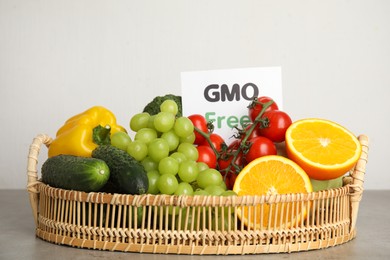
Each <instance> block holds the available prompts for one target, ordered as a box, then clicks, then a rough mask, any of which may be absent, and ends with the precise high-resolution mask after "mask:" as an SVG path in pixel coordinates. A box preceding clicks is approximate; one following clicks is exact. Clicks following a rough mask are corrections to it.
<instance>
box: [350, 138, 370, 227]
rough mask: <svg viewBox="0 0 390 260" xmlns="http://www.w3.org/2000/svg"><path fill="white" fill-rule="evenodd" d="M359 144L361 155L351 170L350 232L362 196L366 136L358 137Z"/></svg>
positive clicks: (366, 146) (366, 156) (366, 150)
mask: <svg viewBox="0 0 390 260" xmlns="http://www.w3.org/2000/svg"><path fill="white" fill-rule="evenodd" d="M358 139H359V142H360V144H361V145H362V153H361V155H360V158H359V160H358V161H357V163H356V165H355V167H354V169H353V170H352V173H351V176H352V184H351V185H350V187H351V190H350V192H351V198H350V199H351V231H353V230H354V229H355V226H356V220H357V215H358V211H359V203H360V201H361V199H362V196H363V190H364V188H363V183H364V175H365V173H366V164H367V159H368V145H369V139H368V136H366V135H359V136H358Z"/></svg>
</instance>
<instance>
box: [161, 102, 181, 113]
mask: <svg viewBox="0 0 390 260" xmlns="http://www.w3.org/2000/svg"><path fill="white" fill-rule="evenodd" d="M160 111H161V112H168V113H172V114H173V115H174V116H176V114H177V112H178V111H179V107H178V106H177V103H176V102H175V101H173V100H171V99H167V100H165V101H164V102H162V103H161V105H160Z"/></svg>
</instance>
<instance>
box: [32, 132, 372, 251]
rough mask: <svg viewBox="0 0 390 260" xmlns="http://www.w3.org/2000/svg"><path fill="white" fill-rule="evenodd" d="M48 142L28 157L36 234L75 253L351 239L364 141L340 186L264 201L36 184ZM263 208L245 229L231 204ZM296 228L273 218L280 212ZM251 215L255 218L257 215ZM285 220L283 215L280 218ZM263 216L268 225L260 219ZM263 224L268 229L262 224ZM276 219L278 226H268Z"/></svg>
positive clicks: (291, 247) (248, 247) (284, 246)
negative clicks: (41, 154)
mask: <svg viewBox="0 0 390 260" xmlns="http://www.w3.org/2000/svg"><path fill="white" fill-rule="evenodd" d="M51 141H52V139H51V138H50V137H48V136H47V135H38V136H37V137H36V138H34V140H33V143H32V144H31V146H30V150H29V156H28V167H27V174H28V185H27V190H28V192H29V197H30V203H31V207H32V212H33V216H34V220H35V224H36V236H38V237H39V238H41V239H43V240H46V241H49V242H52V243H55V244H62V245H68V246H72V247H79V248H89V249H98V250H111V251H123V252H141V253H142V252H147V253H166V254H194V255H203V254H223V255H230V254H232V255H233V254H261V253H280V252H296V251H306V250H313V249H320V248H327V247H332V246H336V245H340V244H343V243H345V242H348V241H350V240H351V239H353V238H354V237H355V236H356V221H357V215H358V209H359V202H360V200H361V198H362V195H363V181H364V174H365V168H366V163H367V155H368V138H367V136H365V135H361V136H359V141H360V143H361V144H362V147H363V152H362V155H361V158H360V159H359V161H358V162H357V164H356V165H355V167H354V169H352V170H351V172H350V174H349V176H347V177H345V178H344V185H343V187H341V188H337V189H331V190H327V191H320V192H312V193H309V194H284V195H270V196H242V197H236V196H234V197H220V196H168V195H124V194H108V193H96V192H91V193H85V192H79V191H70V190H63V189H58V188H53V187H50V186H48V185H45V184H44V183H42V182H40V181H39V179H38V170H37V165H38V155H39V151H40V149H41V146H42V145H45V146H47V147H48V146H49V145H50V143H51ZM243 206H245V207H256V208H257V209H258V210H260V212H261V211H262V210H264V209H265V208H268V209H269V212H270V214H269V217H266V218H264V219H261V220H260V222H261V223H258V224H260V225H253V226H245V225H243V223H241V222H240V220H239V219H238V217H237V214H236V213H235V209H236V208H237V207H243ZM286 209H287V210H289V211H291V213H290V214H293V215H294V214H295V215H301V214H302V211H304V210H306V213H307V214H304V216H305V217H304V218H300V219H299V218H296V219H297V220H296V221H294V223H288V221H286V220H283V219H280V220H272V219H271V216H274V215H277V214H274V213H272V212H278V211H283V210H286ZM255 214H256V213H255ZM284 215H286V213H284ZM265 219H267V221H265ZM263 222H264V223H269V224H268V225H267V226H264V225H261V224H262V223H263ZM276 222H278V223H279V224H280V225H279V224H278V225H275V224H272V223H276Z"/></svg>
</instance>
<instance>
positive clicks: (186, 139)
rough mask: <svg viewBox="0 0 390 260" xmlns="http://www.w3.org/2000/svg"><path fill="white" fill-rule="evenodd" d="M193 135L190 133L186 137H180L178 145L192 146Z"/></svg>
mask: <svg viewBox="0 0 390 260" xmlns="http://www.w3.org/2000/svg"><path fill="white" fill-rule="evenodd" d="M195 138H196V137H195V133H192V134H190V135H188V136H186V137H180V143H189V144H193V143H194V142H195Z"/></svg>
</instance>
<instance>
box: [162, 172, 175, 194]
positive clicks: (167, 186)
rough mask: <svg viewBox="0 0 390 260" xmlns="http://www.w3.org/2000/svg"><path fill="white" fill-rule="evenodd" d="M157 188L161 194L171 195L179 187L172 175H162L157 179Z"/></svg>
mask: <svg viewBox="0 0 390 260" xmlns="http://www.w3.org/2000/svg"><path fill="white" fill-rule="evenodd" d="M157 187H158V189H159V191H160V192H161V193H162V194H168V195H172V194H173V193H174V192H175V191H176V190H177V188H178V187H179V182H178V181H177V179H176V177H175V176H174V175H172V174H163V175H160V177H159V178H158V181H157Z"/></svg>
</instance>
